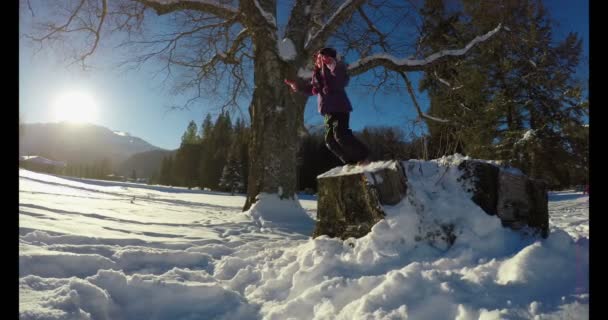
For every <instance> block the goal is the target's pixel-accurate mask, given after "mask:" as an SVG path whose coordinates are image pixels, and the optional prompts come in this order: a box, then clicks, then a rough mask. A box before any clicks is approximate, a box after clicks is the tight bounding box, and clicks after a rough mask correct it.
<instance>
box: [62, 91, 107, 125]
mask: <svg viewBox="0 0 608 320" xmlns="http://www.w3.org/2000/svg"><path fill="white" fill-rule="evenodd" d="M53 113H54V117H55V121H57V122H64V121H65V122H71V123H92V122H94V121H96V120H97V104H96V103H95V99H93V97H92V96H91V95H89V94H87V93H85V92H81V91H70V92H64V93H62V94H60V95H58V96H57V97H56V98H55V101H54V102H53Z"/></svg>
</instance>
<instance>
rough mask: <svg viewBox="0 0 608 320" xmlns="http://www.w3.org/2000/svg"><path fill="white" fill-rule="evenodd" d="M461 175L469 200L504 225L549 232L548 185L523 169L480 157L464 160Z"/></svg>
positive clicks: (543, 234) (545, 235) (515, 228)
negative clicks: (520, 170)
mask: <svg viewBox="0 0 608 320" xmlns="http://www.w3.org/2000/svg"><path fill="white" fill-rule="evenodd" d="M459 169H460V170H462V171H463V175H462V177H461V178H460V179H461V181H462V182H463V184H464V185H465V186H467V185H468V186H469V187H468V189H467V191H469V192H471V193H472V194H473V195H472V197H471V200H473V202H475V203H476V204H477V205H478V206H479V207H481V208H482V209H483V210H484V211H485V212H486V213H487V214H489V215H497V216H498V218H500V221H501V223H502V225H503V226H505V227H509V228H511V229H514V230H519V229H522V228H524V227H530V228H532V229H535V230H537V231H540V233H541V235H542V237H543V238H546V237H547V236H548V233H549V208H548V197H547V187H546V184H544V183H543V182H542V181H540V180H534V179H531V178H529V177H527V176H525V175H524V174H522V173H518V172H515V170H509V169H506V168H500V167H498V166H497V165H493V164H489V163H486V162H482V161H475V160H465V161H463V162H462V163H461V164H460V165H459Z"/></svg>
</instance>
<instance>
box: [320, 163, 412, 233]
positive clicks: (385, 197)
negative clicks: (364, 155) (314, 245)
mask: <svg viewBox="0 0 608 320" xmlns="http://www.w3.org/2000/svg"><path fill="white" fill-rule="evenodd" d="M317 182H318V184H317V187H318V195H319V198H318V202H317V220H318V221H317V224H316V226H315V230H314V232H313V235H312V236H313V238H316V237H318V236H320V235H328V236H330V237H339V238H341V239H347V238H350V237H355V238H360V237H363V236H365V235H366V234H368V233H369V232H370V230H371V228H372V227H373V226H374V224H376V223H377V222H378V221H380V220H382V219H384V217H385V215H386V214H385V212H384V210H383V207H382V206H383V205H394V204H397V203H399V201H401V199H402V198H403V197H404V196H405V194H406V191H407V180H406V176H405V171H404V170H403V168H402V166H401V164H400V162H399V161H394V160H393V161H386V162H374V163H372V164H370V165H368V166H365V167H359V166H352V165H347V166H344V167H338V168H334V169H332V170H330V171H328V172H326V173H324V174H322V175H320V176H318V177H317Z"/></svg>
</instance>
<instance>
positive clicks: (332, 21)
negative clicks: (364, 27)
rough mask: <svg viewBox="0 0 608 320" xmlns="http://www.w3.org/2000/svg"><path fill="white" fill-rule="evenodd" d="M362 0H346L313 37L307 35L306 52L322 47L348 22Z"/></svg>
mask: <svg viewBox="0 0 608 320" xmlns="http://www.w3.org/2000/svg"><path fill="white" fill-rule="evenodd" d="M363 2H365V1H364V0H346V1H344V3H343V4H342V5H340V7H339V8H338V9H337V10H336V12H334V14H333V15H332V16H331V17H330V18H329V20H327V23H325V24H324V25H323V26H322V27H321V28H320V29H319V30H318V31H317V32H315V34H314V35H309V38H308V39H307V40H306V43H305V44H304V48H305V49H306V50H310V49H313V50H314V49H316V48H318V47H320V46H322V45H323V44H324V43H325V41H326V40H327V38H328V37H329V36H330V35H331V33H333V32H334V31H335V30H336V29H337V28H338V27H339V26H340V25H341V24H342V23H343V22H344V21H346V20H348V18H350V16H351V15H352V14H353V13H354V12H355V10H356V9H357V8H358V7H360V6H361V5H362V4H363Z"/></svg>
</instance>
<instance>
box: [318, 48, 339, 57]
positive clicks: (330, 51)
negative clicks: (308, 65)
mask: <svg viewBox="0 0 608 320" xmlns="http://www.w3.org/2000/svg"><path fill="white" fill-rule="evenodd" d="M319 53H320V54H322V55H324V56H329V57H332V58H334V59H335V58H336V49H334V48H323V49H321V50H319Z"/></svg>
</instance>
